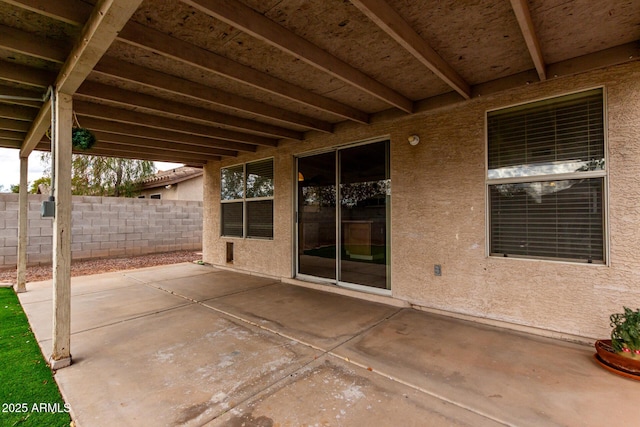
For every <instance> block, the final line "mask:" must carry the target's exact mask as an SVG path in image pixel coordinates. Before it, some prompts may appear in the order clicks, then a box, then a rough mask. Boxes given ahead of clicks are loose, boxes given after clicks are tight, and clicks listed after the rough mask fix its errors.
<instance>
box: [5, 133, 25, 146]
mask: <svg viewBox="0 0 640 427" xmlns="http://www.w3.org/2000/svg"><path fill="white" fill-rule="evenodd" d="M21 142H22V139H20V140H17V139H10V138H5V137H4V136H3V135H2V132H0V146H1V147H2V148H15V149H20V146H21V145H22V144H21Z"/></svg>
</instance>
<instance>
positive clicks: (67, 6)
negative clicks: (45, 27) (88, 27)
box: [2, 0, 93, 26]
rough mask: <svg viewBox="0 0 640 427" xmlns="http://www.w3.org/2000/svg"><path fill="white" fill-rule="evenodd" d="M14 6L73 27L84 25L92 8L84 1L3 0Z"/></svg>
mask: <svg viewBox="0 0 640 427" xmlns="http://www.w3.org/2000/svg"><path fill="white" fill-rule="evenodd" d="M2 1H3V2H5V3H9V4H11V5H13V6H17V7H20V8H23V9H27V10H30V11H31V12H35V13H38V14H40V15H44V16H48V17H49V18H53V19H57V20H60V21H62V22H66V23H67V24H71V25H78V26H80V25H82V24H84V23H85V22H86V21H87V19H88V18H89V16H90V15H91V11H92V9H93V8H92V7H91V5H90V4H88V3H85V2H83V1H60V0H57V1H51V0H2Z"/></svg>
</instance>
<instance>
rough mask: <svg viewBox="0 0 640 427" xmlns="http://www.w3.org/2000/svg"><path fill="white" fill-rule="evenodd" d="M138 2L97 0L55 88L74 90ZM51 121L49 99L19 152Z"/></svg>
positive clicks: (66, 91)
mask: <svg viewBox="0 0 640 427" xmlns="http://www.w3.org/2000/svg"><path fill="white" fill-rule="evenodd" d="M140 3H142V0H110V1H107V0H103V1H98V3H97V4H96V5H95V6H94V8H93V10H92V12H91V15H90V16H89V19H88V21H87V22H86V24H85V25H84V27H83V28H82V33H81V34H80V36H79V37H78V40H77V42H76V44H75V46H74V47H73V49H72V50H71V53H70V54H69V55H68V56H67V57H66V58H67V59H66V61H65V62H64V64H63V66H62V69H61V70H60V72H59V73H58V76H57V78H56V82H55V85H54V86H55V89H54V90H57V91H59V92H60V93H64V94H69V95H73V94H74V93H75V92H76V90H77V89H78V87H79V86H80V85H81V84H82V82H83V81H84V80H85V79H86V78H87V76H88V75H89V73H90V72H91V70H92V69H93V67H94V66H95V65H96V63H97V62H98V61H99V60H100V58H101V57H102V55H104V53H105V52H106V50H107V49H108V48H109V46H111V44H112V43H113V40H115V38H116V36H117V34H118V31H120V30H121V29H122V27H123V26H124V25H125V24H126V23H127V21H128V20H129V19H130V18H131V15H133V13H134V12H135V11H136V9H138V6H139V5H140ZM50 123H51V103H50V102H45V104H44V105H43V107H42V108H41V110H40V113H39V114H38V117H37V118H36V120H35V121H34V122H33V126H32V128H31V130H30V131H29V133H28V135H27V138H26V139H25V141H24V143H23V145H22V149H21V150H20V156H22V157H27V156H29V153H31V151H32V150H33V148H34V147H35V146H36V145H37V143H38V142H39V141H40V139H41V138H42V136H43V135H44V133H45V132H46V130H47V129H48V127H49V124H50Z"/></svg>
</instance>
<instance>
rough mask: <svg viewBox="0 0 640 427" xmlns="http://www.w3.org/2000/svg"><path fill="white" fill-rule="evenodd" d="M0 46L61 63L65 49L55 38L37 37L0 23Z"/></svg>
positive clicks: (64, 56)
mask: <svg viewBox="0 0 640 427" xmlns="http://www.w3.org/2000/svg"><path fill="white" fill-rule="evenodd" d="M0 47H1V48H3V49H5V50H8V51H10V52H13V53H20V54H23V55H27V56H30V57H33V58H38V59H44V60H45V61H51V62H57V63H60V64H62V63H63V62H64V61H65V59H66V58H67V53H68V52H67V50H66V49H64V48H63V47H62V46H61V45H60V43H58V42H56V41H55V40H51V39H46V38H43V37H39V36H37V35H34V34H32V33H28V32H26V31H22V30H19V29H17V28H12V27H7V26H6V25H0Z"/></svg>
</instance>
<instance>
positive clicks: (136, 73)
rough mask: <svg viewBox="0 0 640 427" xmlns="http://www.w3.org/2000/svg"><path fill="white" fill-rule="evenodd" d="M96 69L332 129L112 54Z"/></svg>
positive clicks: (260, 113) (272, 116) (292, 121)
mask: <svg viewBox="0 0 640 427" xmlns="http://www.w3.org/2000/svg"><path fill="white" fill-rule="evenodd" d="M93 71H94V72H95V73H98V74H103V75H107V76H110V77H116V78H118V79H121V80H126V81H128V82H132V83H137V84H141V85H144V86H147V87H151V88H154V89H161V90H163V91H165V92H169V93H172V94H176V95H182V96H186V97H189V98H192V99H197V100H201V101H206V102H210V103H212V104H215V105H219V106H222V107H229V108H233V109H236V110H239V111H244V112H247V113H251V114H255V115H258V116H260V117H263V118H267V119H273V120H278V121H281V122H284V123H287V124H291V125H296V126H301V127H305V128H307V129H314V130H318V131H320V132H328V133H331V132H333V124H331V123H328V122H325V121H323V120H318V119H314V118H312V117H308V116H305V115H302V114H298V113H295V112H292V111H289V110H285V109H282V108H278V107H274V106H270V105H266V104H264V103H262V102H259V101H254V100H253V99H249V98H244V97H242V96H238V95H235V94H232V93H229V92H225V91H222V90H219V89H216V88H212V87H210V86H206V85H203V84H200V83H196V82H192V81H190V80H187V79H183V78H180V77H176V76H173V75H170V74H165V73H163V72H161V71H156V70H152V69H150V68H146V67H141V66H139V65H134V64H131V63H128V62H124V61H120V60H117V59H115V58H109V57H104V58H102V59H101V60H100V62H99V63H98V65H96V67H95V68H94V70H93Z"/></svg>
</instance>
